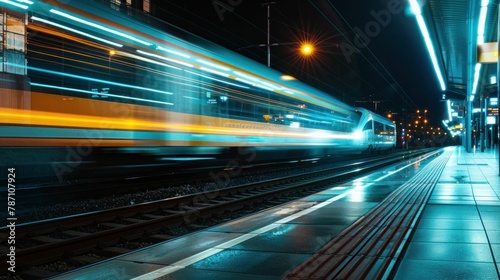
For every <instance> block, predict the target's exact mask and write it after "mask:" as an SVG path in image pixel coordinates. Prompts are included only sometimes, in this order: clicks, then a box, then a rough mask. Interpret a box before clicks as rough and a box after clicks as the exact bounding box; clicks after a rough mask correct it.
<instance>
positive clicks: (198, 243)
mask: <svg viewBox="0 0 500 280" xmlns="http://www.w3.org/2000/svg"><path fill="white" fill-rule="evenodd" d="M239 236H241V234H238V233H222V232H210V231H200V232H196V233H194V234H190V235H187V236H183V237H181V238H177V239H175V240H171V241H170V242H164V243H159V244H157V245H153V246H150V247H147V248H144V249H142V250H139V251H135V252H132V253H130V254H127V255H124V256H122V257H119V258H118V259H119V260H126V261H133V262H137V263H155V264H162V265H169V264H172V263H175V262H177V261H179V260H181V259H184V258H187V257H190V256H192V255H194V254H197V253H199V252H202V251H204V250H207V249H210V248H213V247H215V246H217V245H218V244H221V243H224V242H226V241H229V240H233V239H235V238H237V237H239Z"/></svg>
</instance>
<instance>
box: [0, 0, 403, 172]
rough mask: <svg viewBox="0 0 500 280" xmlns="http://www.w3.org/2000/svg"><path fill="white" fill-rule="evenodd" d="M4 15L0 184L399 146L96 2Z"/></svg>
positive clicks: (278, 77) (244, 63)
mask: <svg viewBox="0 0 500 280" xmlns="http://www.w3.org/2000/svg"><path fill="white" fill-rule="evenodd" d="M28 2H29V3H28ZM9 3H18V4H19V5H22V6H25V7H19V5H12V4H9ZM9 3H5V2H0V7H1V8H2V11H3V12H4V13H3V14H4V15H7V16H4V17H2V18H1V19H2V21H3V26H2V28H3V29H4V34H7V37H8V38H7V39H6V43H7V44H6V45H7V47H6V48H5V49H4V50H3V52H4V57H5V58H6V59H4V60H3V62H2V64H3V65H2V66H3V69H4V72H2V73H0V75H1V77H0V78H1V79H0V85H1V87H2V89H1V91H2V93H1V95H2V98H1V99H0V146H1V148H0V157H1V158H2V166H1V167H2V170H1V172H2V173H1V175H2V176H0V177H4V175H5V170H6V167H12V166H14V167H15V166H18V167H20V168H18V169H19V172H23V173H24V174H23V175H22V176H25V177H28V176H38V175H40V174H46V175H47V174H48V175H49V176H55V177H57V178H58V179H59V180H63V179H64V178H65V176H67V175H68V176H69V174H71V173H73V174H75V172H76V171H77V170H78V169H79V168H83V167H85V166H86V167H88V166H101V167H103V168H105V167H106V162H116V161H122V160H123V161H130V162H135V163H137V164H139V163H141V162H142V163H152V162H158V161H162V160H165V161H168V160H175V159H179V158H184V159H190V158H198V159H203V158H205V159H207V158H214V159H233V160H236V161H238V162H243V163H253V162H260V161H267V160H277V159H298V158H304V157H322V156H327V155H335V154H340V153H346V154H351V153H362V152H372V151H377V150H386V149H391V148H393V147H394V146H395V143H396V132H395V125H394V124H393V123H392V121H391V120H389V119H386V118H384V117H381V116H379V115H377V114H375V113H373V112H370V111H368V110H366V109H362V108H356V107H352V106H349V105H347V104H343V103H342V102H340V101H339V100H337V99H335V98H333V97H331V96H330V95H328V94H326V93H324V92H321V91H319V90H317V89H315V88H313V87H310V86H308V85H306V84H304V83H301V82H299V81H297V80H293V79H292V80H289V79H284V76H283V75H282V74H281V73H278V72H277V71H274V70H272V69H270V68H268V67H265V66H263V65H261V64H259V63H257V62H254V61H252V60H250V59H248V58H245V57H243V56H241V55H238V54H236V53H234V52H231V51H229V50H227V49H224V48H222V47H220V46H218V45H215V44H213V43H210V42H208V41H206V40H204V39H202V38H200V37H197V36H195V35H193V34H190V33H188V32H185V31H182V30H179V29H176V28H175V27H173V26H170V25H168V24H166V23H161V22H156V21H155V22H152V21H151V18H147V21H148V23H147V24H146V23H144V22H143V19H141V18H134V17H132V16H130V15H125V14H124V13H122V12H119V11H116V10H114V9H112V8H111V7H109V6H105V5H102V4H100V3H98V2H95V1H55V0H45V1H33V2H31V1H16V0H13V1H11V2H9ZM160 30H162V31H160ZM10 35H12V36H10ZM174 35H175V36H174ZM9 36H10V37H9ZM23 40H24V41H23ZM5 69H6V70H5Z"/></svg>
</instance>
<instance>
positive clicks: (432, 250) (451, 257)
mask: <svg viewBox="0 0 500 280" xmlns="http://www.w3.org/2000/svg"><path fill="white" fill-rule="evenodd" d="M405 259H416V260H436V261H438V260H440V261H452V262H453V261H462V262H465V261H468V262H492V261H493V257H492V255H491V251H490V247H489V246H488V244H476V243H445V242H417V241H415V242H413V241H412V242H411V243H410V245H409V246H408V250H407V252H406V256H405Z"/></svg>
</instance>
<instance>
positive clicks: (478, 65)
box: [469, 63, 481, 102]
mask: <svg viewBox="0 0 500 280" xmlns="http://www.w3.org/2000/svg"><path fill="white" fill-rule="evenodd" d="M480 73H481V63H476V66H475V67H474V83H473V84H472V95H471V96H470V99H469V101H470V102H472V101H474V95H475V94H476V90H477V86H478V84H479V74H480Z"/></svg>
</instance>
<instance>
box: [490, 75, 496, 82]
mask: <svg viewBox="0 0 500 280" xmlns="http://www.w3.org/2000/svg"><path fill="white" fill-rule="evenodd" d="M496 83H497V76H495V75H491V77H490V84H496Z"/></svg>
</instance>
